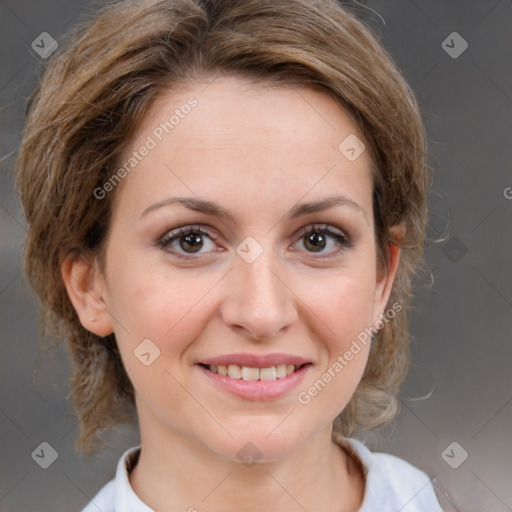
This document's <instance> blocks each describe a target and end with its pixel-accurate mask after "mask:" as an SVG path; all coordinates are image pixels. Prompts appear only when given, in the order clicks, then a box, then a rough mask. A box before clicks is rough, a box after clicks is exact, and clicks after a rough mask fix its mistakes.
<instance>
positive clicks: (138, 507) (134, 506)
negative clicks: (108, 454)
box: [114, 434, 373, 512]
mask: <svg viewBox="0 0 512 512" xmlns="http://www.w3.org/2000/svg"><path fill="white" fill-rule="evenodd" d="M333 440H334V441H335V442H336V443H337V444H338V445H342V446H344V447H346V448H348V450H349V452H350V454H351V455H353V456H355V457H357V458H358V459H359V461H360V462H361V465H362V469H363V471H364V474H365V480H366V482H365V494H364V498H363V503H362V508H361V509H360V510H361V511H363V508H364V506H365V505H366V504H367V502H368V500H369V499H370V485H369V484H370V480H371V474H370V469H371V467H372V465H373V458H372V453H371V452H370V450H368V448H367V447H366V446H365V445H364V444H363V443H362V442H361V441H358V440H356V439H351V438H347V437H342V436H340V435H336V434H335V435H334V436H333ZM139 454H140V445H139V446H134V447H133V448H130V449H129V450H126V451H125V452H124V454H123V455H122V457H121V458H120V459H119V462H118V463H117V470H116V477H115V492H114V510H115V511H121V510H122V511H123V512H155V511H154V510H153V509H152V508H150V507H148V506H147V505H146V504H145V503H144V502H143V501H141V499H140V498H139V497H138V496H137V495H136V494H135V491H134V490H133V488H132V486H131V484H130V480H129V477H128V475H129V472H130V470H131V469H132V468H133V467H134V465H135V464H136V463H137V460H138V458H139Z"/></svg>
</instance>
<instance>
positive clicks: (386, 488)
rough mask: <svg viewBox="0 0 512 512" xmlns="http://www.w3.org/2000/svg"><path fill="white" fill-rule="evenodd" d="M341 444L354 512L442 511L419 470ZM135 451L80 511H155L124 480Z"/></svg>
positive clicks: (356, 444)
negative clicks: (359, 478)
mask: <svg viewBox="0 0 512 512" xmlns="http://www.w3.org/2000/svg"><path fill="white" fill-rule="evenodd" d="M343 441H344V442H345V443H347V444H349V445H350V446H351V447H352V448H353V451H354V452H355V454H356V455H358V456H359V459H360V461H361V463H362V466H363V469H364V471H365V473H366V483H365V492H364V499H363V504H362V506H361V508H360V509H359V511H358V512H443V511H442V509H441V507H440V505H439V502H438V501H437V499H436V496H435V492H434V488H433V487H432V484H431V479H429V477H428V476H427V475H426V474H425V473H424V472H423V471H421V470H419V469H418V468H416V467H414V466H412V465H411V464H409V463H408V462H406V461H405V460H403V459H400V458H399V457H395V456H394V455H389V454H386V453H372V452H370V450H368V448H366V446H365V445H364V444H363V443H361V442H360V441H358V440H356V439H348V438H344V439H343ZM338 442H339V441H338ZM139 449H140V446H135V447H134V448H131V449H129V450H127V451H126V452H125V453H124V454H123V456H122V457H121V458H120V459H119V463H118V464H117V472H116V476H115V478H114V479H112V480H111V481H110V482H108V483H107V484H106V485H105V486H104V487H103V488H102V489H101V490H100V491H99V492H98V494H96V496H95V497H94V498H93V499H92V500H91V501H90V503H89V504H88V505H87V506H86V507H85V508H84V509H83V510H82V512H155V511H154V510H153V509H152V508H150V507H148V506H147V505H146V504H145V503H143V502H142V501H141V499H140V498H139V497H138V496H137V495H136V494H135V492H134V491H133V489H132V487H131V485H130V481H129V479H128V469H127V468H128V467H131V466H130V462H131V461H133V459H134V458H135V457H136V456H137V454H138V451H139Z"/></svg>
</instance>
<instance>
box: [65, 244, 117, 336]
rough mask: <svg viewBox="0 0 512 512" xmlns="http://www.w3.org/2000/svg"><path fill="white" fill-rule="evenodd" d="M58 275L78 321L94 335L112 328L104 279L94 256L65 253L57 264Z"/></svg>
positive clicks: (100, 334) (104, 333) (109, 330)
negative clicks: (59, 272) (60, 262)
mask: <svg viewBox="0 0 512 512" xmlns="http://www.w3.org/2000/svg"><path fill="white" fill-rule="evenodd" d="M60 271H61V276H62V280H63V282H64V286H65V287H66V291H67V294H68V297H69V300H70V301H71V303H72V304H73V307H74V308H75V311H76V312H77V314H78V317H79V318H80V323H81V324H82V325H83V326H84V327H85V328H86V329H87V330H88V331H91V332H92V333H94V334H97V335H98V336H107V335H109V334H112V332H114V329H113V324H112V319H111V316H110V314H109V313H108V311H107V302H106V288H105V280H104V278H103V276H102V275H101V273H100V272H99V269H98V265H97V262H96V260H95V258H92V257H90V258H89V257H86V256H84V255H76V254H75V255H71V254H70V255H69V256H67V257H66V258H65V259H64V261H63V262H62V264H61V268H60Z"/></svg>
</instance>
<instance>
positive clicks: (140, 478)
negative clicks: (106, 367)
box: [130, 425, 364, 512]
mask: <svg viewBox="0 0 512 512" xmlns="http://www.w3.org/2000/svg"><path fill="white" fill-rule="evenodd" d="M153 427H156V428H158V427H157V426H156V425H154V426H153ZM153 427H152V428H151V430H147V429H144V428H143V425H141V454H140V457H139V461H138V463H137V465H136V467H135V468H134V469H133V471H132V472H131V474H130V483H131V485H132V487H133V489H134V491H135V493H136V494H137V495H138V496H139V498H140V499H141V500H142V501H143V502H144V503H146V504H147V505H148V506H150V507H151V508H153V509H154V510H155V511H160V510H169V505H170V504H171V505H172V509H173V510H183V511H191V512H192V511H195V510H196V509H197V510H207V511H208V512H221V511H222V512H225V511H227V510H233V508H234V507H236V510H237V512H256V511H261V510H268V511H272V510H286V511H290V512H295V511H297V512H304V510H322V511H324V512H354V511H356V510H358V509H359V507H360V506H361V503H362V500H363V493H364V481H363V480H362V478H361V476H360V475H359V474H358V473H357V472H354V471H351V470H350V467H351V464H349V460H348V456H347V454H346V453H345V452H344V451H343V450H342V449H341V448H340V447H339V446H338V445H337V444H335V443H334V442H332V441H331V431H330V429H326V431H325V432H323V433H322V435H319V436H317V437H315V438H314V439H312V440H311V441H310V442H309V443H307V444H305V445H304V446H303V447H302V448H300V449H299V450H297V451H295V452H294V453H293V454H291V455H289V456H288V457H287V458H285V459H281V460H278V461H272V462H261V461H260V462H257V463H256V464H254V465H252V466H248V465H245V464H243V463H242V462H239V461H232V460H229V459H226V458H224V457H221V456H220V455H218V454H216V453H214V452H212V451H211V450H209V449H208V448H207V447H205V446H204V445H199V444H197V443H196V442H195V441H194V440H191V439H190V438H188V437H186V436H185V435H181V434H179V433H176V432H172V433H171V432H169V431H166V432H165V435H164V436H161V435H155V430H154V428H153ZM146 431H148V432H151V435H144V434H145V432H146ZM161 434H162V432H161ZM157 440H158V442H157Z"/></svg>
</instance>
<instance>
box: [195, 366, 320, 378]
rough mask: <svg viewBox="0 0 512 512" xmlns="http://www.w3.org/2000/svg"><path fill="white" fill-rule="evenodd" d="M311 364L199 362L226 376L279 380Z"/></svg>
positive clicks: (208, 368) (206, 367) (212, 371)
mask: <svg viewBox="0 0 512 512" xmlns="http://www.w3.org/2000/svg"><path fill="white" fill-rule="evenodd" d="M308 365H311V363H304V364H299V365H297V364H278V365H275V366H266V367H263V368H260V367H257V366H239V365H238V364H229V365H225V364H204V363H199V366H202V367H203V368H205V369H206V370H208V371H210V372H211V373H216V374H218V375H222V376H224V377H229V378H231V379H236V380H252V381H254V380H267V381H268V380H277V379H285V378H286V377H288V376H289V375H292V374H293V373H295V372H296V371H298V370H300V369H301V368H303V367H305V366H308Z"/></svg>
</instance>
